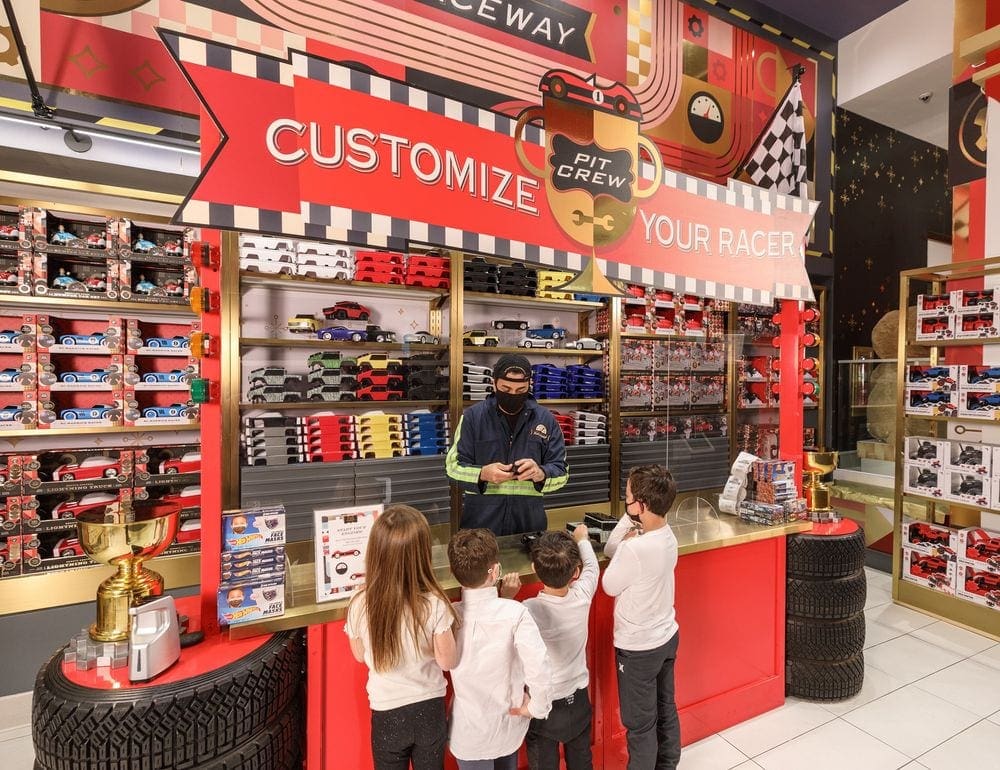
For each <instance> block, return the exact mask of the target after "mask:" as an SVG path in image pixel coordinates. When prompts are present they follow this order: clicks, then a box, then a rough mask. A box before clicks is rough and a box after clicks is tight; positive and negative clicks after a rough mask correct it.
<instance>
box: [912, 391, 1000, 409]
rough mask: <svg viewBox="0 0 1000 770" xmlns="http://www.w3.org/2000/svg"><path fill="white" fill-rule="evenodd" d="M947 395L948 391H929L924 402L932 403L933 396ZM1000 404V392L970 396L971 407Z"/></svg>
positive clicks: (979, 407) (994, 406) (991, 406)
mask: <svg viewBox="0 0 1000 770" xmlns="http://www.w3.org/2000/svg"><path fill="white" fill-rule="evenodd" d="M941 395H944V396H947V395H948V394H946V393H928V394H927V395H926V396H925V400H924V402H923V403H930V401H929V399H930V397H931V396H941ZM936 400H937V401H942V400H943V401H947V400H948V399H947V398H945V399H936ZM998 406H1000V393H990V394H989V395H988V396H973V397H971V398H969V403H968V407H969V409H979V410H987V411H988V410H991V409H996V408H997V407H998Z"/></svg>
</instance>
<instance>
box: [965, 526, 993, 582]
mask: <svg viewBox="0 0 1000 770" xmlns="http://www.w3.org/2000/svg"><path fill="white" fill-rule="evenodd" d="M955 549H956V551H957V552H958V556H959V558H960V559H961V560H963V561H966V562H969V563H971V564H974V565H975V567H976V569H978V570H985V571H987V572H995V573H1000V532H994V531H992V530H989V529H983V528H982V527H967V528H965V529H961V530H959V531H958V533H957V535H956V545H955Z"/></svg>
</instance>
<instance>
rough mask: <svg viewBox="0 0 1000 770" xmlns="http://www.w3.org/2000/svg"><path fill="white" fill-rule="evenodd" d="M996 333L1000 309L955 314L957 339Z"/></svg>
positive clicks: (998, 330)
mask: <svg viewBox="0 0 1000 770" xmlns="http://www.w3.org/2000/svg"><path fill="white" fill-rule="evenodd" d="M998 335H1000V310H984V311H979V312H976V313H960V314H959V315H958V316H956V320H955V339H957V340H961V339H974V338H975V339H978V338H984V339H985V338H989V337H996V336H998ZM917 339H920V338H919V337H918V338H917Z"/></svg>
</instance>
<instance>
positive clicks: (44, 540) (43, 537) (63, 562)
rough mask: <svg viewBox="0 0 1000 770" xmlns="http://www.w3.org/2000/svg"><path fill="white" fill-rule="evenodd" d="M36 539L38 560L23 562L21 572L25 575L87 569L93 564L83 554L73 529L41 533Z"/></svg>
mask: <svg viewBox="0 0 1000 770" xmlns="http://www.w3.org/2000/svg"><path fill="white" fill-rule="evenodd" d="M36 539H37V541H38V548H37V553H38V558H37V559H34V560H33V561H30V562H25V564H24V567H23V570H22V571H23V573H24V574H26V575H27V574H32V573H36V572H54V571H57V570H64V569H71V568H74V567H87V566H90V565H93V563H94V562H93V561H92V560H91V559H90V557H88V556H87V555H86V554H85V553H84V551H83V547H82V546H81V545H80V540H79V539H78V537H77V533H76V531H75V528H74V529H73V530H67V531H65V532H42V533H39V534H38V535H37V538H36Z"/></svg>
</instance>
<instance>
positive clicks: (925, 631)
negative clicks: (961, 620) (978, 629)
mask: <svg viewBox="0 0 1000 770" xmlns="http://www.w3.org/2000/svg"><path fill="white" fill-rule="evenodd" d="M910 635H911V636H915V637H916V638H917V639H923V640H924V641H925V642H930V643H931V644H936V645H937V646H938V647H942V648H944V649H946V650H951V651H952V652H957V653H958V654H959V655H964V656H965V657H969V656H970V655H975V654H977V653H980V652H982V651H983V650H988V649H989V648H990V647H993V646H994V645H995V644H996V642H994V641H993V640H992V639H989V638H987V637H985V636H982V635H981V634H976V633H973V632H972V631H966V630H965V629H964V628H959V627H958V626H953V625H952V624H951V623H946V622H944V621H943V620H938V621H936V622H934V623H931V624H930V625H928V626H924V627H923V628H918V629H917V630H916V631H911V632H910Z"/></svg>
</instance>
